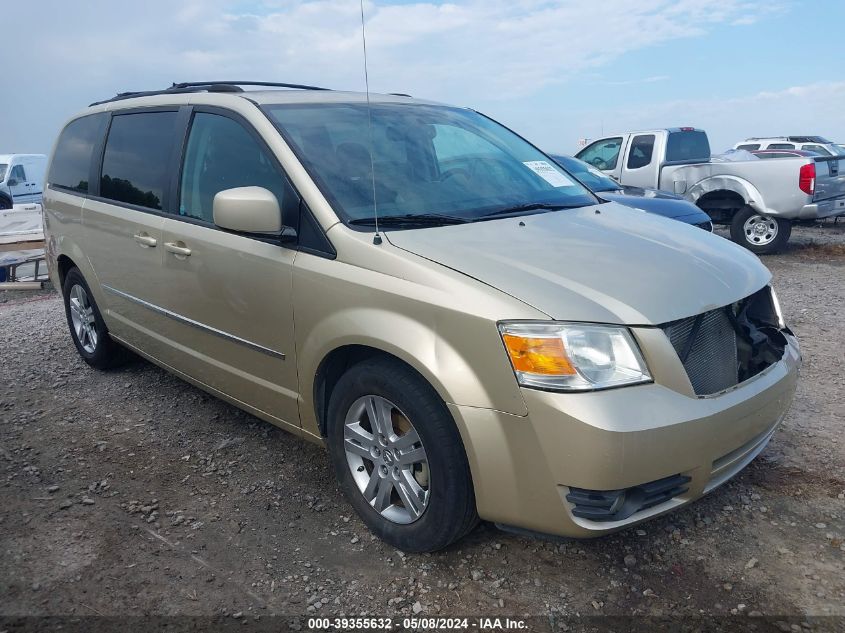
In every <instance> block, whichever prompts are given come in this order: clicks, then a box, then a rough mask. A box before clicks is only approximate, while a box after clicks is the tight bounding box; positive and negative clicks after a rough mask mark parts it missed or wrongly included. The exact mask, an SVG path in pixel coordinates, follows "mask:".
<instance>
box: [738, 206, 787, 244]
mask: <svg viewBox="0 0 845 633" xmlns="http://www.w3.org/2000/svg"><path fill="white" fill-rule="evenodd" d="M791 234H792V223H791V222H790V221H789V220H782V219H780V218H773V217H771V216H765V215H761V214H759V213H757V211H755V210H754V209H752V208H751V207H747V206H746V207H743V208H742V209H740V210H739V211H737V212H736V214H735V215H734V217H733V220H732V221H731V239H732V240H733V241H734V242H736V243H737V244H740V245H741V246H744V247H745V248H747V249H748V250H750V251H751V252H752V253H756V254H757V255H769V254H771V253H777V252H778V251H779V250H781V249H782V248H783V247H784V246H786V243H787V242H788V241H789V236H790V235H791Z"/></svg>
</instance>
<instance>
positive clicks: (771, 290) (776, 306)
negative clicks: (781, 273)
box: [769, 286, 786, 330]
mask: <svg viewBox="0 0 845 633" xmlns="http://www.w3.org/2000/svg"><path fill="white" fill-rule="evenodd" d="M769 295H770V296H771V298H772V308H774V310H775V317H777V320H778V329H779V330H782V329H783V328H785V327H786V321H784V320H783V312H781V310H780V301H778V296H777V294H775V289H774V287H773V286H769Z"/></svg>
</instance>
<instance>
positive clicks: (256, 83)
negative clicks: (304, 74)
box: [171, 81, 331, 90]
mask: <svg viewBox="0 0 845 633" xmlns="http://www.w3.org/2000/svg"><path fill="white" fill-rule="evenodd" d="M206 86H267V87H269V88H294V89H297V90H331V88H322V87H320V86H309V85H307V84H287V83H280V82H277V81H190V82H183V83H178V84H177V83H174V84H173V86H171V88H204V87H206Z"/></svg>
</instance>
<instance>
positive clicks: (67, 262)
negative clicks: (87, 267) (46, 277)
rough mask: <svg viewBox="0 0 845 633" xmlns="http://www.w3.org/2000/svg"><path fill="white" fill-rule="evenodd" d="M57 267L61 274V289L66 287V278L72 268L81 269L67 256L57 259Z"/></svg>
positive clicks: (60, 256)
mask: <svg viewBox="0 0 845 633" xmlns="http://www.w3.org/2000/svg"><path fill="white" fill-rule="evenodd" d="M56 266H57V268H58V273H59V288H60V289H61V288H64V285H65V278H66V277H67V274H68V272H70V270H71V268H79V266H77V265H76V262H74V261H73V260H72V259H71V258H70V257H68V256H67V255H59V256H58V257H57V258H56Z"/></svg>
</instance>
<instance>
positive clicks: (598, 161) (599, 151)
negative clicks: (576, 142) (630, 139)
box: [575, 136, 622, 169]
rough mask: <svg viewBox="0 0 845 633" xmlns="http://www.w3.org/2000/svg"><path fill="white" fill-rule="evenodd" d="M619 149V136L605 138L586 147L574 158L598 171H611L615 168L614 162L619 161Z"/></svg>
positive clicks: (620, 141)
mask: <svg viewBox="0 0 845 633" xmlns="http://www.w3.org/2000/svg"><path fill="white" fill-rule="evenodd" d="M621 147H622V137H621V136H619V137H616V138H605V139H602V140H600V141H596V142H595V143H593V144H591V145H588V146H587V147H585V148H584V149H582V150H581V151H580V152H578V153H577V154H576V155H575V157H576V158H580V159H581V160H583V161H584V162H585V163H590V165H593V166H594V167H598V168H599V169H613V168H615V167H616V161H617V160H619V148H621Z"/></svg>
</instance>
